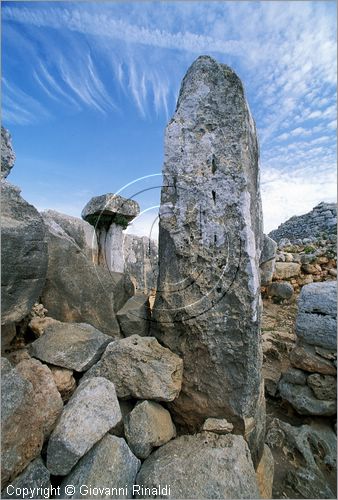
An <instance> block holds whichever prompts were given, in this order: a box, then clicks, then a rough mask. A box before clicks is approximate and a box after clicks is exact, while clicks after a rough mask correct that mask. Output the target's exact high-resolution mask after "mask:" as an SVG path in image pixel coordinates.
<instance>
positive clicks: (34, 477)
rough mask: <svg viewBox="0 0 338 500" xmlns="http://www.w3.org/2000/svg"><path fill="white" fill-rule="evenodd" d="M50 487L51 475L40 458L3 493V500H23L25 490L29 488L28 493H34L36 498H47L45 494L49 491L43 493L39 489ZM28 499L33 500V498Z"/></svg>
mask: <svg viewBox="0 0 338 500" xmlns="http://www.w3.org/2000/svg"><path fill="white" fill-rule="evenodd" d="M50 486H51V483H50V473H49V471H48V469H47V468H46V467H45V466H44V464H43V461H42V460H41V458H40V457H39V458H36V459H35V460H33V462H31V463H30V464H29V465H28V466H27V467H26V469H25V470H24V471H23V472H22V473H21V474H20V475H19V476H18V477H17V478H15V479H14V481H12V482H11V484H10V485H8V486H7V488H5V489H4V491H2V492H1V498H14V499H21V498H23V496H22V491H23V488H28V491H34V498H46V495H45V492H46V491H47V490H44V491H43V490H42V492H41V489H40V490H38V488H50ZM20 492H21V493H20ZM36 492H38V493H36ZM26 498H33V496H30V497H26Z"/></svg>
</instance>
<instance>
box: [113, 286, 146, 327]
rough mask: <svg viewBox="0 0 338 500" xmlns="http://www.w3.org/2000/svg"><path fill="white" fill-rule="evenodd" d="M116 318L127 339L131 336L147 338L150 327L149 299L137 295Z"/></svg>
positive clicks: (139, 294) (141, 294) (142, 295)
mask: <svg viewBox="0 0 338 500" xmlns="http://www.w3.org/2000/svg"><path fill="white" fill-rule="evenodd" d="M116 317H117V321H118V322H119V324H120V328H121V332H122V333H123V335H124V336H125V337H130V335H140V336H141V337H146V336H147V335H148V334H149V326H150V305H149V297H148V296H147V295H144V294H143V293H137V294H136V295H134V297H131V298H130V299H129V300H128V302H126V303H125V304H124V306H123V307H122V309H120V310H119V311H118V312H117V313H116Z"/></svg>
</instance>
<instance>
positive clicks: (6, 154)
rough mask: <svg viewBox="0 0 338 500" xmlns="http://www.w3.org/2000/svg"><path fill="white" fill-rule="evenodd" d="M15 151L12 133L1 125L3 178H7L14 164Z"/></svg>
mask: <svg viewBox="0 0 338 500" xmlns="http://www.w3.org/2000/svg"><path fill="white" fill-rule="evenodd" d="M14 162H15V153H14V151H13V147H12V138H11V134H10V133H9V132H8V130H7V129H5V127H3V126H1V179H5V178H6V177H7V175H8V174H9V173H10V171H11V170H12V168H13V166H14Z"/></svg>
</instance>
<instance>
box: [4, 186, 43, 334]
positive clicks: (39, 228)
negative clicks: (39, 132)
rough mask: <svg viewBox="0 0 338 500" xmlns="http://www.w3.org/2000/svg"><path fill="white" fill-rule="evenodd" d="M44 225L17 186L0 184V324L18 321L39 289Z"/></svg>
mask: <svg viewBox="0 0 338 500" xmlns="http://www.w3.org/2000/svg"><path fill="white" fill-rule="evenodd" d="M44 238H45V225H44V223H43V220H42V217H41V215H40V214H39V212H38V211H37V210H36V209H35V208H34V207H33V206H32V205H30V204H29V203H27V202H26V201H25V200H24V199H23V198H22V197H21V196H20V190H19V188H17V187H15V186H12V185H11V184H9V183H8V182H6V181H5V182H3V183H2V185H1V313H2V318H1V324H2V325H4V324H8V323H11V322H17V321H20V320H21V319H22V318H23V317H24V316H26V315H27V314H28V313H29V311H30V310H31V308H32V306H33V304H34V302H36V301H37V299H38V298H39V295H40V294H41V292H42V289H43V286H44V283H45V279H46V271H47V260H48V255H47V245H46V242H45V241H44Z"/></svg>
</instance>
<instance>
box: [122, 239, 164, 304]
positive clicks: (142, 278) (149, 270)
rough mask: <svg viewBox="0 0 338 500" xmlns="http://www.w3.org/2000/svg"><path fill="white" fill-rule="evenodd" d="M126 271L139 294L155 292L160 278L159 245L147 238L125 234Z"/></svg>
mask: <svg viewBox="0 0 338 500" xmlns="http://www.w3.org/2000/svg"><path fill="white" fill-rule="evenodd" d="M123 255H124V271H125V272H126V273H127V274H128V275H129V276H130V279H131V280H132V282H133V283H134V285H135V289H136V290H137V291H139V292H143V293H145V294H148V293H149V292H150V291H151V290H155V289H156V286H157V276H158V245H157V243H156V242H155V241H153V240H151V239H150V238H148V237H147V236H142V237H140V236H135V235H134V234H125V235H124V239H123Z"/></svg>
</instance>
